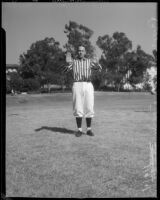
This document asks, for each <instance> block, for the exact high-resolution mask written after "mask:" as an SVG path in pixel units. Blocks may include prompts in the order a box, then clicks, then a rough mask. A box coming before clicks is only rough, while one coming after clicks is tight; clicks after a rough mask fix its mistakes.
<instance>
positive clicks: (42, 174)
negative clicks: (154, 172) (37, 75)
mask: <svg viewBox="0 0 160 200" xmlns="http://www.w3.org/2000/svg"><path fill="white" fill-rule="evenodd" d="M154 101H155V96H153V95H150V94H144V93H130V94H129V93H109V92H106V93H105V92H95V114H96V115H95V117H94V119H93V124H92V127H93V131H94V133H95V136H94V137H89V136H86V135H83V136H82V137H80V138H77V137H75V136H74V131H75V130H76V124H75V119H74V117H73V115H72V95H71V94H70V93H67V94H65V93H63V94H50V95H47V94H44V95H18V96H7V97H6V193H7V196H8V197H52V198H53V197H57V198H63V197H66V198H89V197H90V198H96V197H97V198H108V197H156V180H155V181H154V182H152V181H151V180H150V179H149V178H147V179H148V180H147V181H148V182H149V188H148V189H147V190H144V188H145V181H146V178H145V176H144V167H145V166H146V165H148V164H149V154H150V152H149V143H150V142H155V141H156V133H155V131H153V128H156V112H155V111H156V108H155V106H154V110H152V111H151V112H149V105H150V104H153V102H154ZM85 128H86V125H85V121H84V120H83V129H84V131H85Z"/></svg>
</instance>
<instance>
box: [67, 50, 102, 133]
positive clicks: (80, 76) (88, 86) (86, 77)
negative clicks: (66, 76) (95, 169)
mask: <svg viewBox="0 0 160 200" xmlns="http://www.w3.org/2000/svg"><path fill="white" fill-rule="evenodd" d="M85 55H86V51H85V47H84V46H79V47H78V56H77V58H76V59H73V60H72V59H71V58H70V59H69V60H68V59H67V57H66V62H67V66H66V70H65V71H66V72H69V71H72V74H73V86H72V98H73V115H74V116H75V118H76V123H77V128H78V130H77V132H76V134H75V136H77V137H79V136H81V135H82V134H83V132H82V118H83V117H84V118H86V125H87V132H86V134H87V135H89V136H94V134H93V132H92V129H91V121H92V118H93V117H94V88H93V85H92V83H91V71H92V69H93V70H101V69H102V67H101V66H100V64H99V63H97V62H96V61H93V60H91V59H88V58H85Z"/></svg>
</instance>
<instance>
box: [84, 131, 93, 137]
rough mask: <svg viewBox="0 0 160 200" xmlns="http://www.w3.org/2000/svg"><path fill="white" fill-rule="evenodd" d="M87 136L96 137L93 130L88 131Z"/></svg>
mask: <svg viewBox="0 0 160 200" xmlns="http://www.w3.org/2000/svg"><path fill="white" fill-rule="evenodd" d="M86 134H87V135H89V136H94V133H93V132H92V131H91V130H88V131H87V133H86Z"/></svg>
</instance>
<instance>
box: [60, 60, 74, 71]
mask: <svg viewBox="0 0 160 200" xmlns="http://www.w3.org/2000/svg"><path fill="white" fill-rule="evenodd" d="M72 67H73V62H70V63H66V64H65V65H64V66H63V70H62V72H63V73H67V72H69V71H71V70H72Z"/></svg>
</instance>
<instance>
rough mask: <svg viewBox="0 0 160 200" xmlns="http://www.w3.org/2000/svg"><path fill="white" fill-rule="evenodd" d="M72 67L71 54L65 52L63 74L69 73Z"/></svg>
mask: <svg viewBox="0 0 160 200" xmlns="http://www.w3.org/2000/svg"><path fill="white" fill-rule="evenodd" d="M72 67H73V59H72V57H71V53H70V52H67V53H66V64H65V65H64V69H63V72H64V73H65V72H69V71H70V70H71V69H72Z"/></svg>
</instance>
